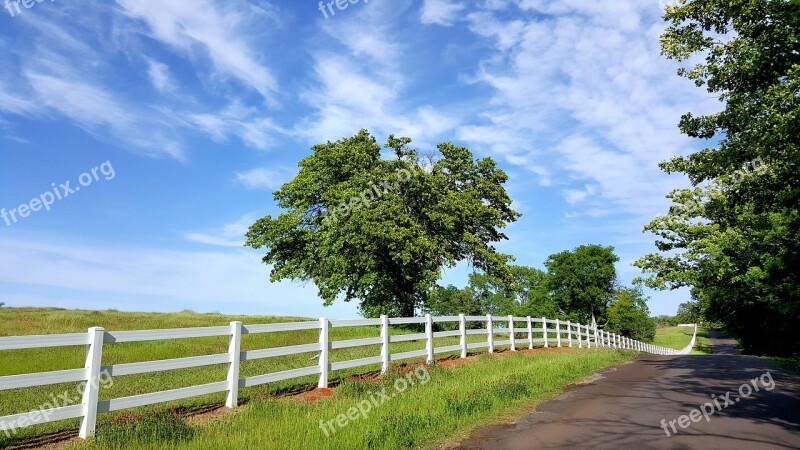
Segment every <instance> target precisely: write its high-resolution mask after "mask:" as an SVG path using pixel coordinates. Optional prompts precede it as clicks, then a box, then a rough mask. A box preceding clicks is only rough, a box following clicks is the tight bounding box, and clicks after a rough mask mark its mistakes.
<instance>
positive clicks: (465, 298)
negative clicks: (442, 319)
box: [424, 265, 559, 317]
mask: <svg viewBox="0 0 800 450" xmlns="http://www.w3.org/2000/svg"><path fill="white" fill-rule="evenodd" d="M510 269H511V281H510V282H504V281H503V280H500V279H498V278H496V277H492V276H490V275H486V274H482V273H472V274H470V276H469V284H468V285H467V287H465V288H464V289H458V288H456V287H455V286H452V285H450V286H448V287H446V288H443V287H439V286H437V287H435V288H434V289H433V291H432V292H431V295H430V296H429V299H428V302H427V304H426V306H425V308H424V309H425V310H427V311H430V312H431V313H434V314H439V315H454V314H461V313H463V314H467V315H483V314H494V315H500V316H504V315H509V314H513V315H515V316H531V317H542V316H547V317H557V316H558V315H559V310H558V305H556V304H555V302H554V301H553V299H552V297H551V296H550V295H549V293H548V292H547V288H546V285H545V279H546V277H547V274H546V273H544V272H543V271H541V270H539V269H535V268H532V267H525V266H514V265H512V266H510Z"/></svg>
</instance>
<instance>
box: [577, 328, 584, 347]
mask: <svg viewBox="0 0 800 450" xmlns="http://www.w3.org/2000/svg"><path fill="white" fill-rule="evenodd" d="M577 325H578V348H583V336H582V335H581V334H582V333H583V332H582V331H581V329H582V328H583V327H582V326H581V323H580V322H578V324H577Z"/></svg>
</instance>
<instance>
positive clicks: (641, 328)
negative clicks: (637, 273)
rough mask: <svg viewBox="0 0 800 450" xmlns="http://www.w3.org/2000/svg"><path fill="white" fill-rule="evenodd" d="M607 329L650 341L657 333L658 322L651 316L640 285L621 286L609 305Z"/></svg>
mask: <svg viewBox="0 0 800 450" xmlns="http://www.w3.org/2000/svg"><path fill="white" fill-rule="evenodd" d="M605 329H606V331H611V332H612V333H617V334H621V335H623V336H628V337H631V338H633V339H636V340H639V341H646V342H650V341H652V340H653V338H654V337H655V335H656V323H655V321H654V320H653V319H651V318H650V310H649V309H648V308H647V297H645V295H644V293H643V292H642V289H641V288H640V287H638V286H636V287H633V288H624V287H622V288H619V289H617V291H616V292H615V298H614V300H613V301H612V302H611V305H610V306H609V307H608V322H607V323H606V326H605Z"/></svg>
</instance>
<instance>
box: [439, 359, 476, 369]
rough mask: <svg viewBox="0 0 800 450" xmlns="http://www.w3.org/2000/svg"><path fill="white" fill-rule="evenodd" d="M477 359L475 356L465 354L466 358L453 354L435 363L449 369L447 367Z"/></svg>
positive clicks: (461, 364)
mask: <svg viewBox="0 0 800 450" xmlns="http://www.w3.org/2000/svg"><path fill="white" fill-rule="evenodd" d="M477 360H478V357H477V356H467V357H466V358H458V357H455V356H453V357H450V358H445V359H442V360H438V361H436V365H437V366H439V367H444V368H448V369H449V368H452V367H459V366H463V365H465V364H472V363H473V362H475V361H477Z"/></svg>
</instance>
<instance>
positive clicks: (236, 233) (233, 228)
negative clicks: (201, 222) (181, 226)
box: [183, 214, 255, 247]
mask: <svg viewBox="0 0 800 450" xmlns="http://www.w3.org/2000/svg"><path fill="white" fill-rule="evenodd" d="M253 222H255V218H254V216H253V215H252V214H245V215H244V216H242V217H240V218H239V219H238V220H236V221H235V222H231V223H228V224H225V225H223V226H222V227H221V228H219V229H216V230H212V231H204V232H198V231H187V232H185V233H183V237H184V238H186V239H187V240H189V241H192V242H197V243H200V244H208V245H214V246H219V247H241V246H242V245H244V235H245V233H246V232H247V229H248V228H249V227H250V225H252V224H253Z"/></svg>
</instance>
